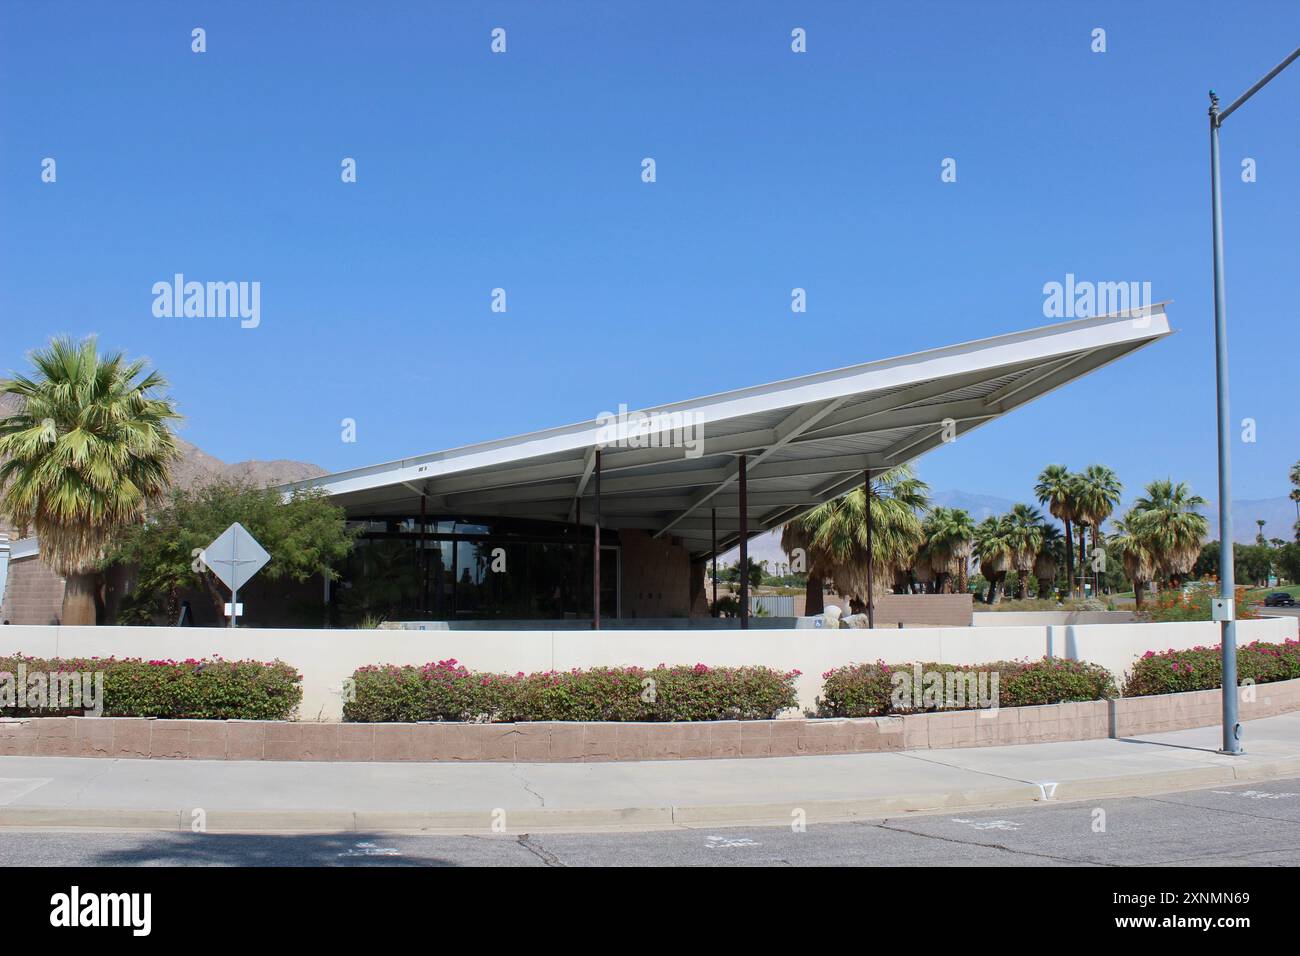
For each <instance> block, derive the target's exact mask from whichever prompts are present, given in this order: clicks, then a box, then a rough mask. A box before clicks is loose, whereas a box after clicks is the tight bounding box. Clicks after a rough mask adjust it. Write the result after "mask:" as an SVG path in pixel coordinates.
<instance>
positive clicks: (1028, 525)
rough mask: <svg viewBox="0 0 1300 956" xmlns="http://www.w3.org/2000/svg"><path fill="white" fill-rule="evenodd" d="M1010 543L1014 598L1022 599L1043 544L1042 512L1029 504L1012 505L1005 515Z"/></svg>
mask: <svg viewBox="0 0 1300 956" xmlns="http://www.w3.org/2000/svg"><path fill="white" fill-rule="evenodd" d="M1006 522H1007V526H1008V529H1009V534H1010V538H1009V544H1010V545H1011V566H1012V567H1013V568H1015V569H1016V600H1017V601H1019V600H1023V599H1024V597H1025V592H1026V589H1027V588H1028V587H1029V575H1030V574H1031V573H1032V572H1033V570H1034V562H1035V561H1036V560H1037V558H1038V551H1039V549H1040V548H1041V547H1042V546H1043V514H1042V512H1041V511H1039V510H1038V509H1037V508H1034V507H1032V506H1031V505H1024V504H1018V505H1012V507H1011V511H1010V512H1008V513H1007V515H1006Z"/></svg>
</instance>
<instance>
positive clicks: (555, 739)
mask: <svg viewBox="0 0 1300 956" xmlns="http://www.w3.org/2000/svg"><path fill="white" fill-rule="evenodd" d="M1251 690H1252V692H1253V693H1252V694H1251V695H1249V697H1247V695H1245V693H1244V691H1245V689H1244V688H1243V699H1242V701H1241V719H1242V720H1254V719H1258V718H1261V717H1272V716H1275V715H1277V714H1283V713H1289V712H1292V711H1296V710H1300V680H1291V681H1279V682H1277V683H1273V684H1260V685H1258V686H1256V687H1254V688H1252V689H1251ZM1219 700H1220V694H1219V691H1217V690H1206V691H1193V692H1191V693H1187V694H1165V695H1161V696H1159V697H1135V698H1130V699H1123V700H1117V701H1105V700H1097V701H1083V702H1080V703H1070V704H1048V705H1044V706H1041V707H1003V708H1001V709H999V710H996V711H993V710H987V711H983V710H964V711H951V712H948V713H933V714H909V715H906V716H903V717H860V718H852V719H829V720H741V721H737V720H720V721H699V722H694V723H661V724H657V723H645V724H638V723H580V722H573V723H567V722H552V723H523V724H458V723H427V724H332V723H309V722H293V721H260V720H151V719H147V718H138V717H37V718H20V719H12V718H6V719H0V756H61V757H151V758H170V759H194V760H350V761H467V760H469V761H505V762H510V763H553V762H570V763H571V762H595V761H602V762H603V761H611V760H682V759H692V758H703V759H717V758H725V757H789V756H798V755H801V754H849V753H875V752H879V751H888V750H935V749H948V748H954V747H985V746H1010V745H1015V744H1031V743H1049V742H1058V741H1066V740H1095V739H1100V738H1103V737H1107V736H1109V737H1112V738H1115V737H1134V736H1139V735H1142V734H1153V733H1161V732H1165V731H1171V730H1184V729H1188V728H1192V727H1206V726H1210V725H1213V724H1215V723H1217V722H1218V720H1219Z"/></svg>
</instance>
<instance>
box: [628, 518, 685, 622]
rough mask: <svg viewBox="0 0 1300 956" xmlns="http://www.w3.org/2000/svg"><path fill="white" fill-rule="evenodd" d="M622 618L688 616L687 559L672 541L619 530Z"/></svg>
mask: <svg viewBox="0 0 1300 956" xmlns="http://www.w3.org/2000/svg"><path fill="white" fill-rule="evenodd" d="M619 544H620V545H621V547H622V556H621V562H622V565H621V567H620V569H619V573H620V575H621V577H622V581H621V586H622V608H621V610H622V614H621V616H622V617H624V618H642V617H649V618H655V617H688V616H689V615H690V613H691V556H690V553H689V552H688V551H687V550H686V549H685V548H684V547H682V546H681V544H679V543H678V542H677V541H676V539H673V538H668V537H665V538H655V537H653V536H652V535H651V534H650V532H648V531H626V530H625V531H620V532H619Z"/></svg>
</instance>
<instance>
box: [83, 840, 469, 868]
mask: <svg viewBox="0 0 1300 956" xmlns="http://www.w3.org/2000/svg"><path fill="white" fill-rule="evenodd" d="M140 836H142V839H141V841H140V842H139V843H137V844H135V845H134V846H132V847H130V848H129V849H114V850H97V851H92V852H90V853H88V854H87V859H86V860H84V861H82V865H88V866H151V865H152V866H408V867H409V866H421V867H423V866H457V865H458V864H456V863H453V862H452V861H450V860H448V859H446V858H444V857H440V856H434V855H430V854H427V853H422V852H419V851H418V850H417V851H416V852H411V843H410V842H409V841H402V844H401V846H400V848H399V846H398V844H397V843H394V842H393V840H392V837H391V835H385V834H378V833H151V834H148V835H144V834H140ZM467 839H473V838H467Z"/></svg>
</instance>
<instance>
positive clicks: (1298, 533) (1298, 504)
mask: <svg viewBox="0 0 1300 956" xmlns="http://www.w3.org/2000/svg"><path fill="white" fill-rule="evenodd" d="M1290 497H1291V500H1292V501H1294V502H1295V525H1294V527H1293V528H1292V530H1293V531H1295V539H1296V541H1298V542H1300V461H1297V462H1296V463H1295V464H1294V465H1292V466H1291V495H1290Z"/></svg>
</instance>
